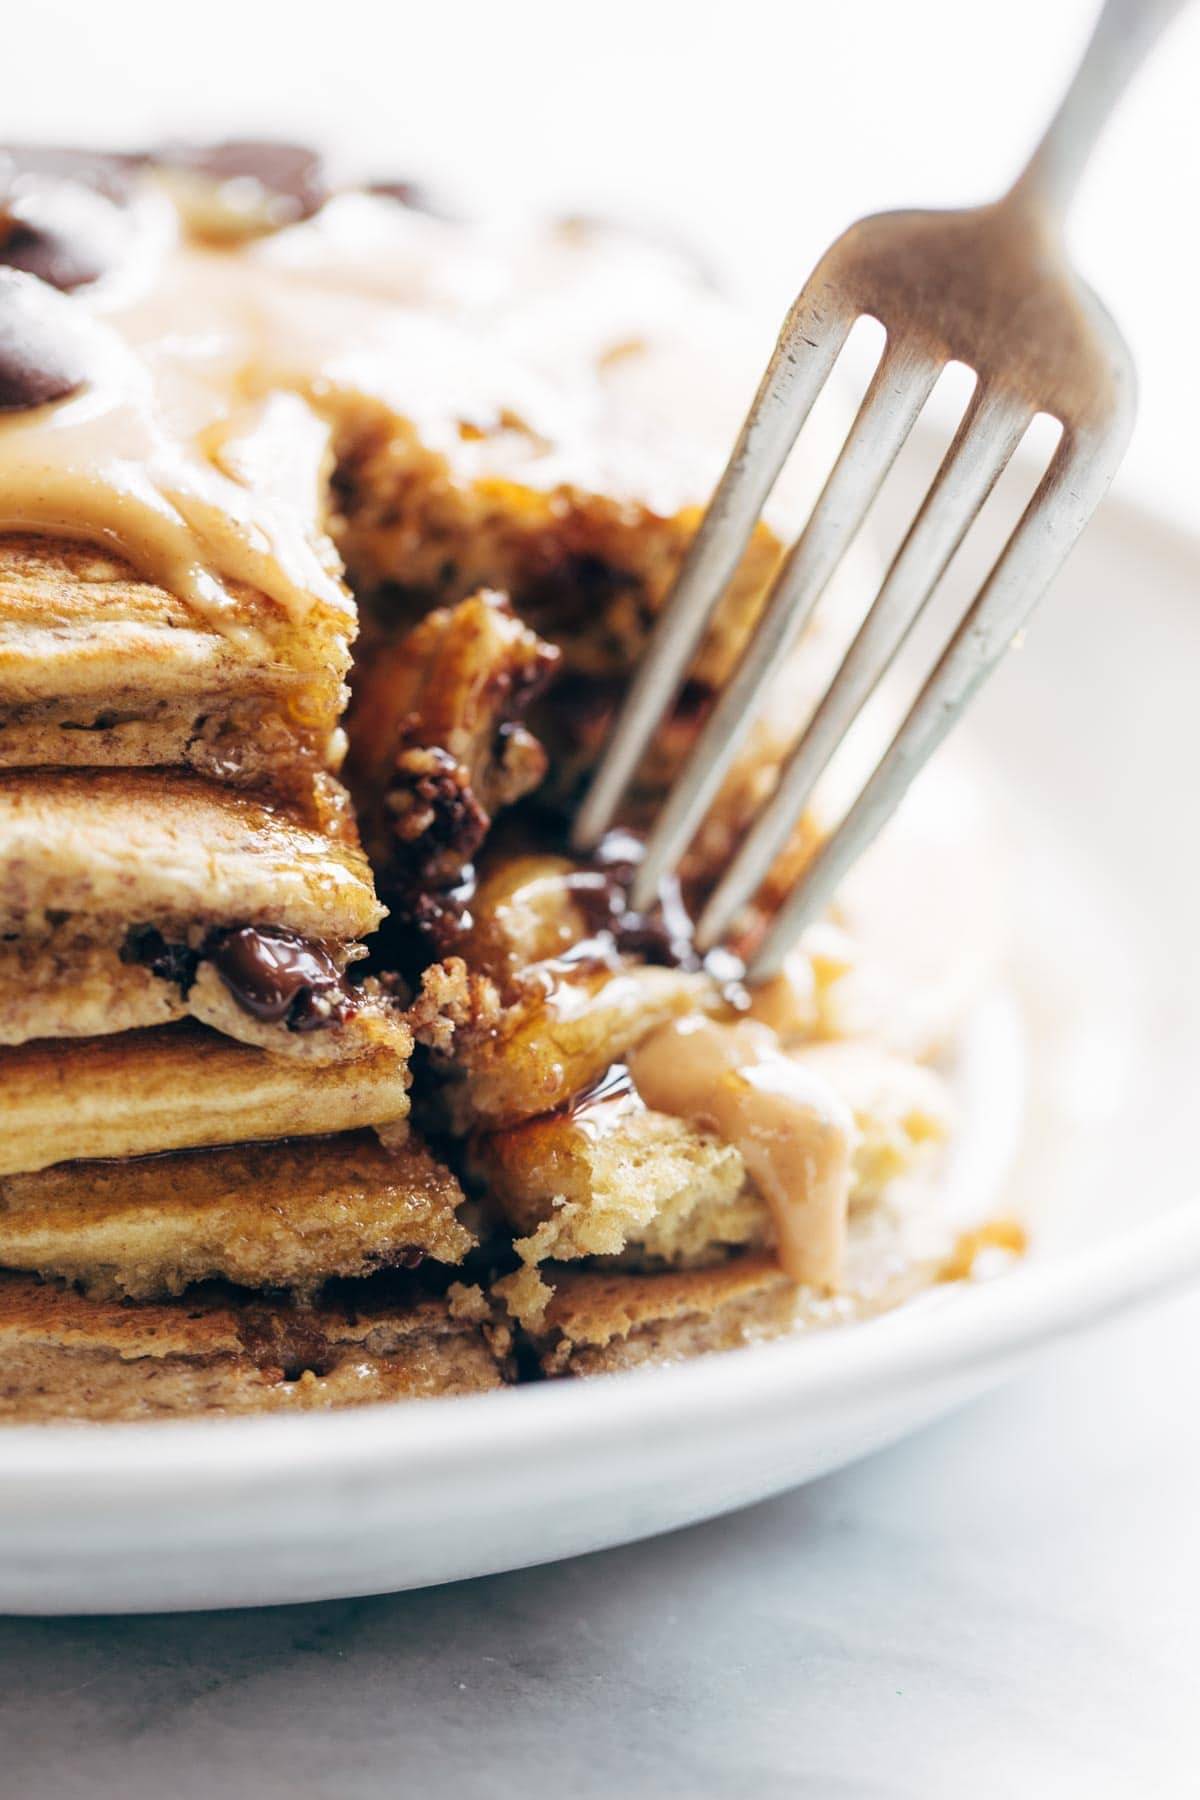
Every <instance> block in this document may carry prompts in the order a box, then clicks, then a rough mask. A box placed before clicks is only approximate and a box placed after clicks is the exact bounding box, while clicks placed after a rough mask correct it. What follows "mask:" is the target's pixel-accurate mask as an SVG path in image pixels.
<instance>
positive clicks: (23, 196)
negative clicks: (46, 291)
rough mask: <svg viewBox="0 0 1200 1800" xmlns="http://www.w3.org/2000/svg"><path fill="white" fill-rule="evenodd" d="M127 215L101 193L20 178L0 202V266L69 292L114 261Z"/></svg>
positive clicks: (122, 241)
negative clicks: (21, 270) (6, 197)
mask: <svg viewBox="0 0 1200 1800" xmlns="http://www.w3.org/2000/svg"><path fill="white" fill-rule="evenodd" d="M129 235H130V228H129V216H128V215H127V214H126V213H124V212H122V211H121V210H120V209H119V208H118V207H116V206H114V205H113V203H112V201H110V200H107V199H106V198H105V197H104V196H103V195H102V194H100V193H96V192H93V191H91V190H90V189H88V188H85V187H82V186H78V185H74V184H72V183H69V182H59V181H41V180H36V179H35V180H33V181H30V180H29V179H28V178H23V179H22V180H21V181H20V182H19V183H18V184H17V185H16V186H15V187H14V188H13V189H12V190H11V191H10V194H9V198H8V201H7V203H3V202H0V263H4V264H7V266H8V267H9V268H10V269H23V270H25V272H26V273H27V274H29V275H36V276H37V277H38V279H39V280H41V281H45V282H48V283H49V285H50V286H51V287H56V288H58V289H60V290H61V291H62V292H63V293H70V292H71V291H72V290H73V289H75V288H79V287H84V286H86V285H87V284H88V283H89V282H92V281H96V280H98V279H99V277H100V276H101V275H103V274H105V273H106V271H107V270H108V269H110V268H112V267H113V265H114V264H115V263H117V262H119V261H120V259H121V257H122V256H123V254H124V252H125V248H126V245H127V243H128V240H129Z"/></svg>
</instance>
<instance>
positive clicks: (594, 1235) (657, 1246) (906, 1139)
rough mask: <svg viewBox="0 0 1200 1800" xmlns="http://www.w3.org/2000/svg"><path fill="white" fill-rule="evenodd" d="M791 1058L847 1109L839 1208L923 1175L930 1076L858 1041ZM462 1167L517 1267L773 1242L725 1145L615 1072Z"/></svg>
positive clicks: (944, 1125)
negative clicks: (502, 1229) (846, 1175)
mask: <svg viewBox="0 0 1200 1800" xmlns="http://www.w3.org/2000/svg"><path fill="white" fill-rule="evenodd" d="M794 1054H795V1059H796V1061H797V1062H798V1063H800V1064H801V1065H802V1066H803V1067H805V1068H807V1069H809V1070H811V1071H813V1072H814V1073H817V1074H818V1075H819V1076H820V1077H821V1078H823V1079H825V1080H827V1081H828V1082H829V1085H830V1087H831V1089H832V1090H833V1092H834V1093H835V1094H836V1095H837V1096H839V1097H840V1098H841V1099H843V1100H845V1101H846V1102H847V1103H848V1104H849V1106H850V1110H851V1113H852V1115H853V1119H854V1128H855V1134H856V1136H855V1144H854V1151H853V1159H852V1162H851V1169H850V1182H849V1191H848V1195H847V1204H848V1206H849V1208H850V1210H851V1213H853V1212H854V1210H855V1209H863V1208H867V1207H870V1206H874V1205H877V1204H878V1203H879V1202H880V1201H882V1200H883V1199H884V1197H885V1193H886V1190H887V1188H888V1187H889V1186H890V1184H891V1183H893V1182H896V1181H902V1180H910V1179H912V1178H913V1177H914V1176H918V1175H922V1174H924V1173H926V1172H928V1171H929V1170H930V1169H931V1167H932V1166H933V1165H934V1163H935V1162H936V1157H937V1152H938V1150H939V1149H940V1147H941V1145H942V1144H943V1143H944V1142H945V1139H946V1137H947V1135H948V1132H949V1129H950V1116H951V1108H950V1103H949V1097H948V1095H947V1093H946V1089H945V1085H944V1083H943V1082H942V1081H941V1079H940V1078H939V1077H938V1076H937V1075H936V1074H934V1072H933V1071H932V1070H930V1069H922V1068H916V1067H914V1066H913V1065H911V1064H909V1063H905V1062H903V1061H902V1060H901V1059H900V1058H898V1057H890V1056H887V1055H886V1054H884V1053H882V1052H880V1051H878V1050H876V1049H874V1048H873V1047H872V1046H869V1045H862V1044H829V1045H816V1046H813V1047H811V1048H807V1049H805V1050H801V1051H798V1052H795V1053H794ZM470 1167H471V1171H472V1174H473V1176H474V1178H475V1180H476V1181H477V1183H478V1185H479V1186H480V1188H481V1190H482V1191H483V1192H484V1193H485V1194H486V1196H487V1201H488V1205H489V1207H490V1208H492V1209H493V1210H494V1211H495V1212H496V1213H497V1214H498V1215H499V1216H500V1217H501V1218H502V1219H503V1220H504V1222H505V1224H506V1225H507V1226H508V1227H509V1228H510V1229H511V1230H512V1232H513V1233H514V1234H516V1236H517V1244H516V1248H517V1250H518V1252H519V1254H520V1255H521V1256H522V1258H523V1259H524V1260H525V1261H527V1262H531V1263H536V1262H543V1261H547V1260H555V1261H570V1260H575V1259H577V1258H581V1257H591V1256H602V1257H619V1258H620V1259H621V1260H622V1262H623V1263H624V1264H625V1265H626V1266H627V1267H628V1266H632V1267H660V1266H665V1265H671V1266H675V1267H683V1268H690V1267H696V1266H700V1265H703V1264H704V1263H708V1262H719V1261H720V1260H721V1259H722V1258H723V1257H724V1256H725V1255H726V1254H727V1253H728V1252H729V1250H730V1249H731V1248H734V1247H736V1248H748V1247H754V1248H759V1249H762V1248H770V1247H772V1246H773V1244H774V1231H773V1228H772V1222H771V1214H770V1210H769V1208H768V1206H767V1204H766V1202H765V1200H764V1199H763V1197H762V1195H761V1193H760V1192H759V1190H758V1188H757V1187H756V1185H755V1183H754V1181H753V1179H752V1178H751V1175H750V1173H749V1171H748V1169H747V1167H746V1163H745V1159H744V1158H743V1156H742V1154H741V1151H740V1150H739V1149H738V1148H737V1146H736V1145H735V1144H732V1143H728V1142H726V1141H724V1140H723V1139H722V1138H720V1137H719V1136H718V1135H717V1134H716V1132H714V1131H712V1130H708V1129H705V1127H704V1126H703V1125H701V1124H699V1123H697V1122H695V1121H694V1120H691V1119H682V1118H676V1117H672V1116H670V1115H668V1114H666V1113H661V1112H655V1111H653V1110H652V1109H651V1108H650V1107H648V1106H646V1104H645V1103H644V1101H643V1100H642V1099H641V1098H640V1096H639V1095H638V1094H637V1092H636V1090H635V1089H634V1087H633V1085H632V1083H631V1081H630V1079H629V1077H628V1075H627V1073H626V1071H624V1070H623V1069H620V1068H618V1069H617V1070H615V1071H612V1072H610V1077H609V1078H608V1080H607V1081H602V1082H601V1083H600V1084H599V1085H598V1087H597V1088H596V1089H595V1090H593V1092H592V1093H591V1094H590V1095H589V1094H585V1095H582V1096H579V1097H578V1098H577V1099H576V1100H575V1102H574V1103H573V1104H572V1105H571V1106H569V1107H565V1108H563V1109H562V1110H561V1111H559V1112H557V1113H551V1114H550V1115H549V1116H547V1117H544V1118H541V1119H534V1120H531V1121H529V1122H527V1123H525V1124H523V1125H517V1126H514V1127H512V1128H510V1129H509V1130H506V1131H498V1132H481V1133H477V1134H476V1135H475V1137H474V1138H473V1139H472V1142H471V1151H470Z"/></svg>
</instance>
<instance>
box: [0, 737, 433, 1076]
mask: <svg viewBox="0 0 1200 1800" xmlns="http://www.w3.org/2000/svg"><path fill="white" fill-rule="evenodd" d="M382 911H383V909H382V908H381V907H380V905H379V903H378V901H377V900H376V898H375V891H374V886H373V883H372V880H371V872H370V868H369V866H368V864H367V862H366V859H365V857H364V856H363V855H362V852H361V851H360V850H359V849H358V848H357V845H356V844H354V843H353V842H348V841H346V840H345V839H344V838H337V837H331V836H329V835H327V834H326V833H323V832H319V831H313V830H310V829H309V828H307V827H305V826H302V825H299V824H297V823H296V822H295V821H294V820H293V819H291V818H290V817H289V816H288V815H286V814H284V813H281V812H277V811H274V810H272V809H271V808H269V807H266V806H264V805H262V804H261V803H259V802H258V801H255V800H252V799H250V798H248V797H247V796H245V795H242V794H236V793H234V792H232V791H231V790H229V789H226V788H221V787H219V786H216V785H215V784H213V783H212V782H208V781H203V780H201V779H200V778H199V777H197V776H193V775H186V774H181V773H173V772H168V771H162V770H89V771H73V772H69V773H68V772H63V771H50V770H40V771H37V772H34V773H28V774H13V773H10V774H7V775H3V776H0V934H3V941H0V1043H7V1044H19V1043H23V1042H25V1041H27V1040H29V1039H33V1038H42V1037H53V1036H58V1037H62V1036H75V1035H79V1036H92V1035H95V1034H97V1033H100V1032H107V1031H124V1030H130V1029H133V1028H135V1027H138V1026H143V1025H155V1024H161V1023H164V1022H166V1021H168V1020H170V1019H173V1018H181V1017H183V1016H185V1015H186V1014H191V1015H192V1016H193V1017H196V1018H198V1019H201V1020H203V1021H205V1022H206V1023H208V1024H210V1025H212V1026H213V1027H214V1028H216V1029H217V1030H220V1031H223V1032H225V1033H228V1034H229V1035H230V1036H233V1037H237V1038H239V1039H241V1040H242V1041H244V1042H247V1043H254V1044H259V1045H261V1046H263V1047H264V1048H269V1049H272V1050H273V1051H275V1052H276V1053H277V1054H280V1055H288V1056H293V1057H302V1058H305V1059H307V1060H314V1061H334V1060H339V1059H341V1058H343V1057H346V1056H356V1055H361V1054H363V1053H364V1052H366V1051H367V1050H369V1049H372V1048H375V1047H383V1046H384V1045H386V1044H387V1043H389V1042H390V1043H391V1044H392V1045H393V1046H394V1048H395V1049H396V1051H397V1053H398V1054H401V1055H404V1054H407V1039H406V1033H405V1031H404V1027H403V1024H402V1022H401V1021H400V1020H399V1017H398V1015H397V1014H396V1011H395V1008H394V1007H393V1006H392V1005H391V1004H390V1003H389V1002H388V1001H387V999H386V997H385V996H384V995H383V994H382V993H381V992H380V991H379V989H378V988H377V987H370V986H369V987H367V988H366V989H355V988H354V987H353V985H352V984H351V985H348V984H347V981H346V979H345V977H346V972H347V970H348V969H349V968H350V967H351V965H352V964H353V962H354V961H355V960H356V958H357V957H358V956H359V955H361V951H360V949H359V947H358V943H357V940H358V939H359V938H360V937H361V936H362V935H363V934H365V933H367V932H369V931H371V930H373V929H374V927H375V926H376V925H377V924H378V922H379V920H380V918H381V916H382Z"/></svg>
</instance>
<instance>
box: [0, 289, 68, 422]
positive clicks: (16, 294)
mask: <svg viewBox="0 0 1200 1800" xmlns="http://www.w3.org/2000/svg"><path fill="white" fill-rule="evenodd" d="M88 363H89V356H88V352H87V348H86V321H85V320H82V319H77V318H76V317H74V316H73V315H72V313H71V310H70V303H69V302H68V301H65V300H63V299H61V298H60V297H59V296H58V295H56V294H55V293H54V292H53V290H52V289H50V288H49V287H47V286H46V284H45V283H44V282H42V281H38V280H37V278H36V277H35V276H33V275H26V274H24V273H22V272H20V271H18V270H16V269H4V268H0V412H23V411H25V410H26V409H27V408H30V407H34V406H46V405H48V404H49V403H50V402H51V401H52V400H65V399H66V398H67V396H68V394H74V393H76V392H78V390H79V389H80V388H81V387H83V386H85V384H86V382H87V379H88Z"/></svg>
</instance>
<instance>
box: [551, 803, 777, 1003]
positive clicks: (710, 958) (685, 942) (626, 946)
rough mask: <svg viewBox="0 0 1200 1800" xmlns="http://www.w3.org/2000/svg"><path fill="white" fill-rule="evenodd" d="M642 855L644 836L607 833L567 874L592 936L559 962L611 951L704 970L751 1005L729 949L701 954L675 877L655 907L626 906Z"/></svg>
mask: <svg viewBox="0 0 1200 1800" xmlns="http://www.w3.org/2000/svg"><path fill="white" fill-rule="evenodd" d="M643 853H644V846H643V844H642V840H641V839H640V838H639V837H637V836H635V835H634V833H633V832H631V831H622V830H620V829H616V830H613V831H609V832H606V833H605V835H604V837H602V838H601V840H600V842H599V843H598V844H597V846H596V848H595V850H594V851H593V852H592V856H591V863H590V867H585V868H582V869H579V870H577V871H576V872H575V873H574V874H572V875H568V876H567V879H566V885H567V888H568V890H569V892H570V894H571V897H572V899H573V900H574V901H575V903H576V905H577V906H578V907H579V909H580V911H581V912H582V913H583V915H584V917H585V919H586V920H587V922H588V930H589V933H590V934H591V935H590V936H589V937H587V938H585V939H584V940H583V941H582V942H581V943H578V944H576V945H575V946H574V947H573V948H572V949H570V950H568V951H567V952H566V954H565V955H564V956H563V957H561V958H560V959H559V960H560V961H561V962H564V963H570V962H591V961H595V962H601V963H603V962H605V961H607V960H611V959H610V957H609V955H607V954H606V953H607V952H609V951H610V949H611V951H615V952H616V954H617V955H620V956H635V957H638V958H639V959H640V960H641V961H642V962H645V963H654V964H658V965H660V966H663V967H667V968H675V969H685V970H688V971H691V972H696V971H698V970H701V969H703V970H704V971H705V973H706V974H708V975H710V976H711V977H712V979H713V980H714V981H715V982H716V983H717V985H718V987H720V989H721V990H722V993H723V994H724V997H725V1000H726V1003H727V1004H728V1005H730V1006H732V1007H734V1008H735V1009H736V1010H737V1011H739V1012H740V1011H744V1010H745V1008H746V1007H747V1006H748V1005H749V1003H750V1001H749V995H748V994H747V992H746V989H745V987H744V986H743V979H744V976H745V973H746V971H745V968H744V966H743V964H742V962H741V960H740V959H739V958H738V957H737V956H735V955H734V954H733V952H732V951H730V950H726V949H724V948H722V947H721V946H719V945H718V946H717V948H716V949H713V950H710V951H708V953H707V954H706V955H703V956H702V955H701V953H700V951H699V950H698V949H697V948H696V944H695V939H694V936H693V931H694V927H693V923H692V918H691V915H690V914H689V912H688V910H687V907H686V906H685V905H684V901H683V895H682V893H681V891H680V886H679V878H678V876H676V875H665V876H664V877H663V879H662V880H661V881H660V882H659V885H658V896H657V898H656V900H655V902H654V904H653V906H651V907H648V908H647V910H646V911H645V912H635V911H634V909H633V908H632V907H631V906H630V904H629V889H630V887H631V886H632V885H633V878H634V875H635V874H636V872H637V867H638V864H639V863H640V861H641V859H642V855H643Z"/></svg>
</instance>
